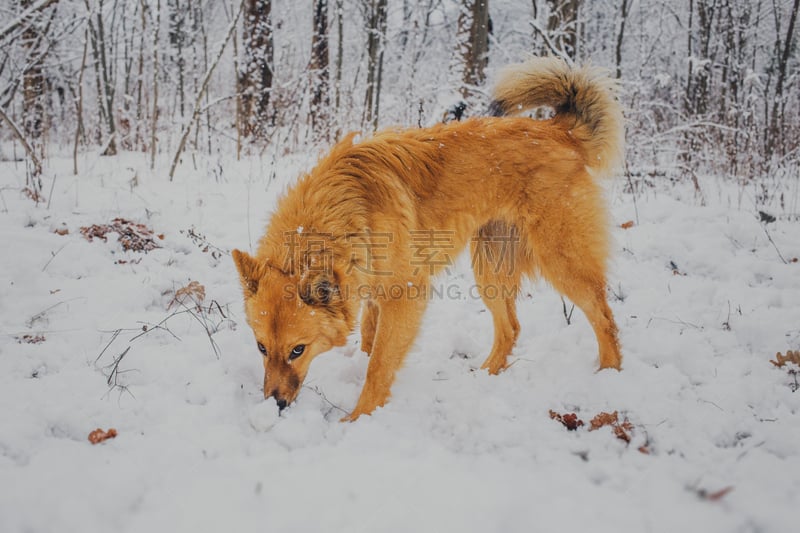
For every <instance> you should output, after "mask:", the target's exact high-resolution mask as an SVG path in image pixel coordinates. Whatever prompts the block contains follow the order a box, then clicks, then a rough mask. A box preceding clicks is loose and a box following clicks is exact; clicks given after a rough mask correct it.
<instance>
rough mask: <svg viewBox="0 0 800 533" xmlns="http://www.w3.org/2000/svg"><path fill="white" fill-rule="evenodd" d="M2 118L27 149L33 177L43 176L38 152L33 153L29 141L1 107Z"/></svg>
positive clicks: (0, 115)
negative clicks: (37, 155)
mask: <svg viewBox="0 0 800 533" xmlns="http://www.w3.org/2000/svg"><path fill="white" fill-rule="evenodd" d="M0 117H2V118H3V120H5V121H6V123H7V124H8V127H10V128H11V131H12V132H13V133H14V136H15V137H16V138H17V139H19V142H20V143H21V144H22V147H23V148H25V152H26V153H27V154H28V157H30V158H31V162H32V163H33V175H34V176H39V175H41V174H42V162H41V161H39V158H38V157H36V152H34V151H33V148H32V147H31V145H30V144H28V141H27V139H25V136H24V135H23V134H22V131H20V129H19V127H18V126H17V125H16V124H15V123H14V121H13V120H11V117H9V116H8V115H6V112H5V111H4V110H3V108H2V107H0Z"/></svg>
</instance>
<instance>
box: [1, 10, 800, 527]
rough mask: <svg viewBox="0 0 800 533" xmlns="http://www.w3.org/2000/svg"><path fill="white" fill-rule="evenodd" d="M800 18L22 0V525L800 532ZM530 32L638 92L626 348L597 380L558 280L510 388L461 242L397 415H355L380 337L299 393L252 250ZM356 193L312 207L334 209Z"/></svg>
mask: <svg viewBox="0 0 800 533" xmlns="http://www.w3.org/2000/svg"><path fill="white" fill-rule="evenodd" d="M798 11H800V0H524V1H523V0H294V1H289V0H0V243H2V245H3V252H2V253H0V324H2V329H0V406H2V408H0V480H1V481H0V532H2V533H17V532H20V533H22V532H41V531H64V532H73V531H76V532H82V533H94V532H98V533H101V532H102V533H105V532H108V531H113V532H115V533H127V532H132V533H139V532H142V531H170V532H175V533H180V532H184V531H185V532H191V533H203V532H209V533H217V532H219V531H240V530H241V531H269V532H273V531H274V532H307V531H325V532H334V533H335V532H347V533H352V532H359V531H365V532H373V531H380V532H397V533H407V532H409V531H413V532H415V533H428V532H430V533H440V532H442V531H455V532H458V533H472V532H474V533H485V532H487V531H501V532H503V533H530V532H532V531H563V532H565V533H573V532H575V533H583V532H592V533H605V532H608V533H618V532H648V533H675V532H681V533H692V532H698V533H731V532H737V533H756V532H758V533H786V532H787V531H795V530H797V522H798V509H800V476H798V473H800V449H799V448H798V442H800V392H798V391H800V283H798V281H800V275H798V268H800V237H799V236H800V80H799V79H798V78H799V77H800V43H798V41H799V40H800V31H798V23H799V22H798V20H797V18H798ZM532 54H533V55H553V56H559V57H561V58H563V59H564V60H565V61H567V62H570V63H575V64H586V63H590V64H592V65H594V66H597V67H601V68H604V69H606V71H607V72H608V75H609V76H610V77H612V78H614V79H616V80H618V84H619V87H620V91H619V98H620V101H621V104H622V107H623V110H624V115H625V122H626V123H625V126H626V157H625V165H624V167H623V168H621V169H620V171H619V172H618V173H617V174H616V175H614V176H612V177H611V178H610V179H605V180H603V182H602V184H598V187H597V188H598V189H601V190H602V193H603V195H604V200H605V202H604V205H607V212H606V213H604V216H605V217H606V219H605V220H607V223H608V232H609V242H608V248H609V261H608V277H607V284H606V286H605V287H604V289H605V295H606V297H607V300H608V305H609V307H610V308H611V311H612V312H613V316H614V318H615V321H616V323H617V325H618V328H619V342H620V345H621V353H622V368H621V370H620V371H617V370H612V369H605V370H599V369H598V343H597V341H596V335H595V333H594V329H593V325H592V323H591V322H590V320H589V319H587V316H586V315H585V314H584V313H583V312H582V311H581V308H580V306H575V305H573V302H570V300H569V298H565V297H561V295H560V293H559V292H558V291H556V290H555V289H554V288H553V287H551V286H549V285H548V284H547V282H546V280H542V279H539V280H537V279H531V280H529V281H525V282H523V284H522V285H521V286H520V287H519V292H518V293H517V298H516V300H515V301H514V305H515V307H516V309H518V318H519V320H518V322H519V323H518V324H517V328H516V329H517V330H518V338H517V340H516V344H514V347H513V349H512V350H511V353H510V355H509V364H508V367H507V368H506V369H505V370H504V371H503V372H501V373H500V374H499V375H489V373H488V372H486V371H485V370H483V369H482V368H481V364H482V362H483V361H484V360H485V359H486V356H487V354H489V353H491V351H492V350H493V346H494V344H493V343H494V342H495V339H494V333H493V332H494V327H493V326H494V322H495V320H494V318H493V316H492V312H491V307H490V306H489V305H487V302H486V301H484V299H482V298H481V296H480V294H481V293H480V291H479V290H476V289H479V288H480V286H479V284H480V283H481V282H480V279H476V276H475V275H474V274H473V269H472V268H471V267H472V266H473V264H474V263H473V262H472V261H471V259H472V257H470V253H468V252H465V253H462V254H460V255H457V256H455V257H450V256H448V255H447V253H448V252H452V253H454V254H455V252H453V251H452V250H451V249H450V248H451V247H452V244H451V243H452V237H449V238H450V240H447V243H443V242H442V241H441V240H437V241H436V248H437V251H441V252H443V253H442V254H441V255H438V256H436V257H435V260H436V261H437V262H438V261H440V260H442V259H443V260H444V263H439V265H440V266H443V265H444V264H445V263H446V264H447V268H444V269H443V271H442V272H441V273H440V274H439V276H438V277H436V278H435V279H434V285H433V286H432V288H431V289H432V290H431V291H430V298H428V300H429V301H426V302H423V303H424V304H425V305H426V311H425V315H424V317H423V319H422V320H421V325H420V329H419V334H418V335H416V338H415V340H414V342H413V346H412V347H411V348H410V349H409V351H408V355H407V357H406V358H405V360H404V364H403V366H402V368H400V369H399V370H398V371H397V376H396V379H394V378H393V379H394V383H393V385H392V396H391V398H390V399H389V401H388V402H387V403H386V404H385V405H384V406H383V407H379V408H377V409H375V411H374V412H373V414H372V415H370V416H367V415H364V416H361V417H360V418H359V419H358V420H357V421H355V422H353V423H341V422H340V420H342V417H347V416H348V415H349V414H351V413H352V412H353V410H354V408H355V407H357V405H358V403H357V400H358V398H359V394H360V393H361V391H362V390H364V387H365V386H364V383H365V381H366V376H367V375H368V368H369V367H370V360H372V361H374V360H376V359H375V356H374V355H373V356H372V357H370V356H368V354H367V353H366V352H365V350H368V349H369V348H368V347H367V343H365V341H364V336H363V335H362V334H361V332H360V331H356V330H354V331H353V333H352V334H350V335H349V336H347V339H346V341H345V342H344V344H343V345H341V346H339V345H338V344H337V346H336V347H333V348H332V349H330V350H329V351H328V353H326V354H325V355H320V357H318V358H316V359H315V360H314V362H313V364H310V365H309V370H308V374H307V376H306V378H305V381H303V386H302V387H301V390H299V393H298V395H297V397H296V399H295V400H294V401H293V402H292V403H291V404H290V405H288V406H286V405H284V406H281V405H280V404H278V403H277V402H276V399H275V398H274V397H272V396H274V392H273V391H272V390H270V389H271V387H265V382H266V380H265V365H264V362H265V361H267V360H269V356H268V357H266V358H265V357H264V355H262V354H263V352H262V351H261V349H262V348H264V346H263V345H262V346H261V347H260V348H259V344H260V343H261V342H263V341H262V340H261V339H257V338H256V336H255V335H254V334H253V331H252V329H251V328H250V327H249V320H248V316H247V314H246V311H245V298H243V288H244V289H245V290H248V287H252V286H251V285H250V283H252V280H249V279H247V278H246V277H245V280H246V281H247V285H246V286H245V287H243V286H242V284H241V283H240V281H242V278H241V277H240V275H239V274H238V272H237V268H236V266H235V264H234V260H233V258H232V256H233V257H235V255H238V254H234V253H233V250H240V251H246V252H248V253H250V254H251V255H256V254H257V250H258V247H259V237H260V236H261V235H263V234H264V227H265V225H266V224H267V223H268V221H270V220H272V221H273V222H274V214H275V213H276V211H277V212H280V211H279V209H278V207H279V206H280V205H281V202H282V198H286V194H287V191H290V190H291V187H292V186H294V185H296V184H297V183H298V177H302V176H303V175H304V173H308V172H309V171H310V170H311V169H312V168H313V167H314V165H315V164H316V163H317V161H319V158H320V157H321V156H323V155H324V154H326V153H327V152H328V151H329V150H330V148H331V146H333V145H334V143H336V142H337V140H339V139H340V138H343V137H344V136H345V135H347V133H348V132H351V131H360V132H361V138H368V137H369V136H370V135H372V134H373V132H375V131H379V130H382V129H387V128H415V127H428V126H432V125H436V124H438V123H440V122H443V121H452V120H468V119H469V118H470V117H476V116H481V115H484V114H486V113H487V112H488V108H489V104H490V101H489V100H490V94H491V91H492V87H493V84H494V83H495V80H496V79H497V78H498V74H499V72H500V71H501V69H502V68H503V67H504V66H505V65H508V64H512V63H518V62H520V61H523V60H525V59H526V58H527V57H529V56H530V55H532ZM548 116H549V115H548V111H547V110H539V109H537V110H533V111H532V117H533V118H537V119H539V118H546V117H548ZM532 142H533V143H534V144H535V143H536V142H538V141H536V140H532ZM504 153H508V150H507V149H506V150H505V152H504ZM474 159H475V158H473V159H472V160H474ZM458 163H462V167H463V166H465V165H463V161H459V162H458ZM536 163H537V164H538V162H536ZM476 164H477V165H480V164H481V162H480V161H479V162H478V163H476ZM414 168H418V167H414ZM515 168H516V167H515ZM459 171H461V172H463V171H462V170H461V167H460V168H459ZM322 175H323V176H327V174H325V173H322ZM543 175H547V174H546V173H544V174H543ZM300 179H302V178H300ZM531 179H541V175H538V174H537V175H534V176H532V177H531ZM299 183H303V182H302V181H300V182H299ZM448 183H449V182H448ZM459 183H460V182H459ZM473 183H474V182H473ZM540 183H545V181H544V180H542V181H541V182H540ZM547 185H548V186H550V185H552V184H551V183H547ZM465 188H466V186H465V187H463V188H459V187H458V184H456V185H454V186H452V187H449V188H447V191H449V190H450V189H457V190H456V191H454V192H458V193H461V192H464V191H463V190H462V189H465ZM443 189H444V188H442V189H441V190H440V194H442V195H446V194H447V192H446V191H444V190H443ZM559 190H560V189H559ZM315 192H317V191H315ZM289 194H290V193H289ZM388 194H389V193H387V197H388ZM335 196H337V194H334V193H329V194H319V195H317V196H314V197H313V198H315V200H314V201H313V203H312V202H311V201H309V202H307V203H304V204H303V210H307V211H308V212H316V211H317V210H320V211H322V210H323V209H324V208H325V207H326V206H327V205H328V204H329V203H330V204H331V205H333V206H336V207H337V210H336V211H335V212H336V213H337V215H336V216H338V213H340V212H342V211H343V210H342V209H341V208H340V206H341V205H343V202H342V198H336V197H335ZM520 196H521V198H520V199H519V202H520V205H522V202H524V201H525V200H526V199H528V198H530V196H526V195H520ZM565 196H566V195H565ZM316 198H320V200H319V201H317V200H316ZM512 200H516V198H512ZM402 203H403V202H402V200H399V201H398V205H399V204H402ZM475 203H477V202H475ZM509 203H510V202H509ZM390 204H391V201H387V202H386V203H384V204H382V208H383V206H387V205H390ZM347 205H351V204H347ZM564 205H565V206H575V205H583V204H578V203H574V202H572V199H570V198H566V199H565V201H564ZM371 207H375V206H371ZM559 208H560V205H559ZM375 209H376V210H377V207H375ZM386 209H387V211H390V212H391V209H390V208H386ZM569 209H570V210H571V211H580V213H579V215H580V216H577V215H576V217H575V221H574V222H573V221H570V222H553V220H552V217H548V210H547V209H542V210H541V211H542V213H541V216H540V213H539V212H536V217H537V220H539V219H541V220H543V221H545V223H543V227H544V229H542V232H548V240H550V241H552V242H554V243H557V244H558V245H560V244H563V243H564V242H565V241H566V242H567V244H570V243H569V242H568V241H569V239H570V236H571V235H575V234H576V232H578V231H581V230H583V228H586V227H589V228H591V229H592V230H593V231H594V230H596V226H597V225H599V222H598V221H602V220H604V219H601V218H599V217H597V216H594V215H597V213H593V212H591V211H593V210H592V209H582V210H581V209H578V208H575V207H570V208H569ZM550 211H551V212H552V211H557V210H550ZM331 212H333V211H331ZM531 212H534V211H533V209H532V210H531ZM587 213H588V214H589V215H590V216H583V215H585V214H587ZM448 214H449V213H448ZM387 218H391V215H390V216H389V217H387ZM578 225H582V226H581V227H577V228H576V226H578ZM294 226H295V223H294V222H292V224H291V227H290V228H289V232H288V233H287V235H288V236H295V237H296V236H297V235H298V234H300V233H302V232H303V231H305V228H306V227H307V228H308V231H307V232H306V233H307V234H313V233H314V228H312V227H310V226H311V224H310V223H309V224H306V225H305V227H304V226H303V225H298V226H297V229H296V230H294ZM431 229H432V231H431V232H430V238H431V239H433V238H434V235H438V236H441V232H437V233H435V230H436V228H431ZM366 230H367V231H370V228H369V227H367V228H366ZM567 230H568V231H567ZM417 233H420V232H417ZM424 233H425V237H426V243H427V242H428V241H427V232H424ZM517 234H518V232H517V233H514V231H510V232H509V235H510V236H511V235H517ZM378 235H380V234H379V233H378V232H377V231H375V233H373V236H374V237H375V240H374V242H375V244H374V245H373V246H374V247H375V248H376V252H377V254H380V255H383V254H385V253H386V251H385V250H384V249H383V247H384V246H388V245H387V244H386V241H385V240H380V239H379V238H378ZM384 235H385V234H384ZM480 235H481V233H480V232H479V233H478V234H477V236H476V237H479V236H480ZM565 236H566V237H565ZM390 237H391V234H390ZM400 237H403V238H405V237H404V236H402V235H401V236H400ZM348 238H349V235H348ZM288 240H289V239H287V241H288ZM445 240H446V239H445ZM309 242H310V241H309ZM390 242H395V243H397V242H405V241H402V240H401V239H396V240H395V241H390ZM408 242H414V241H408ZM429 242H430V243H431V244H424V245H423V246H421V247H423V248H429V247H430V246H432V245H433V243H434V241H433V240H431V241H429ZM419 244H420V243H419V241H418V240H417V242H416V245H417V246H419ZM473 244H474V241H473ZM572 244H573V247H574V246H575V245H574V243H572ZM396 245H397V246H400V245H399V244H396ZM558 245H553V246H552V247H550V246H548V247H546V249H548V250H550V251H548V252H545V253H548V254H550V255H553V256H557V255H558V254H560V253H562V250H560V249H559V248H567V246H558ZM584 250H585V247H584V248H580V252H578V254H577V255H575V256H571V257H575V258H577V259H576V262H577V261H580V262H581V263H585V262H586V258H587V256H589V254H587V253H584ZM590 251H591V250H590ZM537 252H538V250H537ZM425 255H426V260H428V261H430V258H433V257H434V255H433V254H427V253H426V254H425ZM375 257H377V256H375ZM415 259H419V256H416V255H415ZM451 260H452V261H451ZM266 261H268V260H266ZM512 263H513V262H512ZM425 265H426V266H429V265H430V263H429V262H428V263H425ZM451 266H452V268H450V267H451ZM270 270H274V269H270ZM304 276H305V275H304ZM565 277H567V276H565ZM303 279H305V277H304V278H303ZM573 279H576V277H575V276H573V277H572V278H570V279H565V280H564V283H569V282H570V281H571V280H573ZM407 287H409V288H410V287H411V285H410V282H409V285H407ZM489 288H491V287H489ZM496 288H497V287H496ZM404 289H405V288H404ZM515 289H516V287H515ZM598 289H599V287H598ZM249 290H252V288H250V289H249ZM389 290H390V292H391V287H390V288H389ZM245 294H247V293H245ZM264 294H275V293H273V292H266V291H265V292H264ZM337 294H338V293H337ZM409 294H410V292H409ZM487 294H488V293H487ZM248 297H249V296H248ZM259 297H261V296H259ZM267 298H268V297H263V299H265V300H266V299H267ZM508 301H510V300H508ZM318 309H323V307H319V308H318ZM573 311H574V312H573ZM315 313H316V309H314V310H312V311H311V312H310V315H309V316H313V315H315ZM262 314H267V313H266V312H264V313H262ZM272 314H273V316H274V317H276V318H274V319H267V320H268V321H269V322H270V323H273V324H277V323H278V318H277V317H279V316H280V315H278V314H277V313H272ZM291 316H292V317H294V316H295V315H294V314H292V315H291ZM317 316H318V317H319V318H320V322H321V323H322V322H323V321H324V323H325V324H328V323H329V318H328V316H327V311H326V312H321V313H319V314H318V315H317ZM363 316H364V315H362V317H363ZM373 316H374V315H373ZM288 320H289V321H294V318H292V319H288ZM368 320H369V319H367V320H365V321H364V322H362V323H366V324H369V322H368ZM373 320H374V319H373ZM387 322H389V321H388V320H387V321H385V322H384V323H387ZM398 322H400V321H398ZM292 325H294V324H292ZM398 326H399V327H398V328H397V329H401V328H402V327H405V326H404V325H403V324H398ZM367 327H369V326H367ZM393 327H394V324H391V325H390V331H391V328H393ZM360 328H361V325H359V326H358V328H357V329H359V330H360ZM311 329H313V328H311ZM515 335H517V332H515ZM515 338H516V337H515ZM337 342H338V341H337ZM297 347H298V346H297V345H295V346H294V348H297ZM303 349H304V348H303ZM303 349H301V352H302V351H303ZM290 350H291V351H292V352H294V349H293V348H290ZM287 351H289V350H287ZM307 355H308V354H306V356H307ZM299 362H300V363H302V362H303V360H302V359H300V360H299ZM285 364H286V365H288V364H292V363H290V362H289V363H285ZM265 393H267V394H266V396H267V397H266V398H265ZM281 407H285V408H283V409H282V410H281Z"/></svg>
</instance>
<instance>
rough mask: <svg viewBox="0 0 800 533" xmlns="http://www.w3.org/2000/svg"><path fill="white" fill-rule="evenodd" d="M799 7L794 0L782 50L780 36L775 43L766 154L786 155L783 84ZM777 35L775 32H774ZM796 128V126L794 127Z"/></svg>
mask: <svg viewBox="0 0 800 533" xmlns="http://www.w3.org/2000/svg"><path fill="white" fill-rule="evenodd" d="M798 6H800V0H794V3H793V4H792V11H791V14H790V15H789V24H788V27H787V28H786V38H785V39H784V41H783V49H781V46H780V35H778V38H777V40H776V41H777V42H776V49H777V50H776V52H778V54H779V55H778V57H779V59H778V65H777V67H778V68H777V70H778V79H777V81H776V82H775V96H774V98H773V100H772V113H771V118H770V125H769V130H768V135H767V146H766V152H767V154H768V155H769V154H772V153H775V155H778V156H782V155H784V154H785V153H786V148H787V147H786V144H785V142H784V141H785V136H784V135H783V134H782V132H783V130H784V125H785V121H784V110H785V108H786V98H785V96H784V84H785V82H786V72H787V67H788V64H789V56H790V54H791V51H792V40H793V38H794V28H795V24H796V22H797V10H798ZM776 33H777V32H776ZM795 126H796V125H795Z"/></svg>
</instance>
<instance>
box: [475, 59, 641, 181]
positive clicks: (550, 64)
mask: <svg viewBox="0 0 800 533" xmlns="http://www.w3.org/2000/svg"><path fill="white" fill-rule="evenodd" d="M617 88H618V86H617V83H616V81H615V80H613V79H611V78H609V77H608V76H607V75H606V73H605V71H604V70H602V69H598V68H592V67H588V66H584V67H571V66H569V65H568V64H567V63H565V62H564V61H563V60H561V59H558V58H555V57H535V58H531V59H529V60H528V61H526V62H524V63H519V64H516V65H509V66H508V67H506V68H505V69H503V70H502V71H501V72H500V75H499V78H498V81H497V84H496V86H495V88H494V92H493V95H492V96H493V101H492V104H491V107H490V113H491V114H492V115H494V116H504V115H514V114H518V113H521V112H523V111H526V110H529V109H533V108H536V107H542V106H549V107H552V108H553V109H555V111H556V118H559V117H563V118H565V119H567V120H570V119H571V117H574V118H573V119H574V126H570V131H571V134H572V135H573V136H574V137H575V138H576V139H578V140H579V141H580V142H581V144H583V146H584V149H585V150H586V154H587V159H588V163H587V166H588V167H590V168H591V169H592V170H594V171H595V173H598V174H603V175H607V174H609V173H612V172H614V171H615V170H617V169H618V168H619V166H620V165H621V163H622V160H623V150H624V142H625V132H624V126H623V118H622V108H621V106H620V104H619V102H617V100H616V93H617Z"/></svg>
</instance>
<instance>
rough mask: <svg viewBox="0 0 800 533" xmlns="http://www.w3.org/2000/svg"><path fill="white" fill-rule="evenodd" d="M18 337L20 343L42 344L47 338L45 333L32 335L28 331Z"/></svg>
mask: <svg viewBox="0 0 800 533" xmlns="http://www.w3.org/2000/svg"><path fill="white" fill-rule="evenodd" d="M16 339H17V342H18V343H19V344H22V343H25V344H41V343H43V342H44V341H45V340H46V339H45V338H44V335H31V334H29V333H26V334H25V335H22V336H20V337H16Z"/></svg>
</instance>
